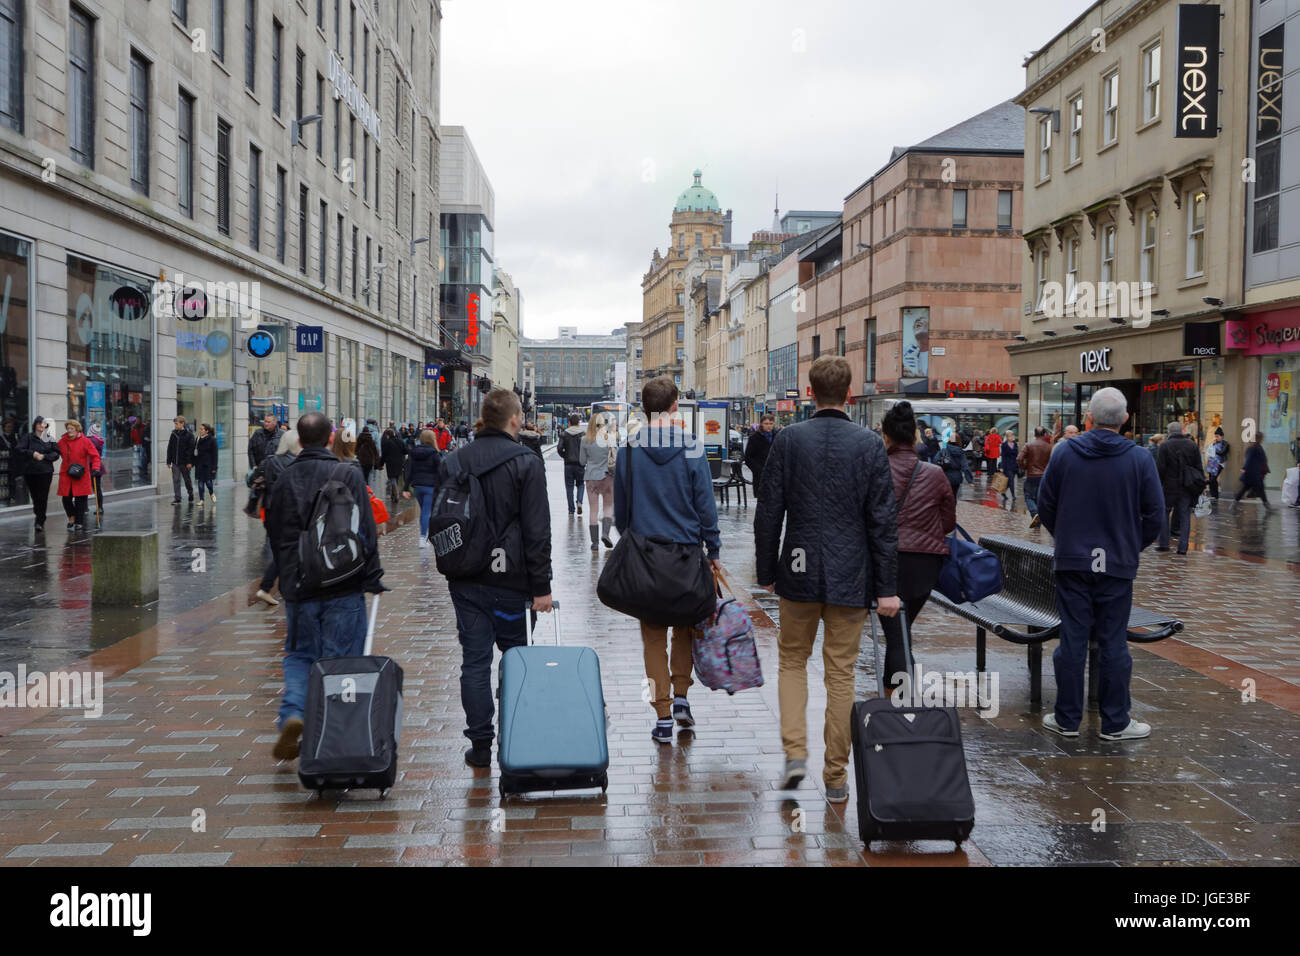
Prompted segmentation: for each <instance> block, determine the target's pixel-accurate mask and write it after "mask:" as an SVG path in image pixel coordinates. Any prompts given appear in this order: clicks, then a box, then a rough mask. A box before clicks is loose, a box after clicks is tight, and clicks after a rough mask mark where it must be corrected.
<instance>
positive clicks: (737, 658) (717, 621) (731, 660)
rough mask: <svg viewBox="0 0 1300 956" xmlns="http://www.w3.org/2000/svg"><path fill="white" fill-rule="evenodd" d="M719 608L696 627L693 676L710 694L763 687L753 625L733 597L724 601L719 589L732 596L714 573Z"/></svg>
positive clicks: (693, 641) (732, 692) (693, 644)
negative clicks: (711, 691)
mask: <svg viewBox="0 0 1300 956" xmlns="http://www.w3.org/2000/svg"><path fill="white" fill-rule="evenodd" d="M714 584H715V586H717V591H718V605H717V607H716V608H715V609H714V612H713V614H712V615H710V616H709V618H708V619H707V620H705V621H701V622H700V623H699V624H697V625H696V626H695V629H694V630H693V632H692V636H691V652H692V656H693V657H694V658H695V675H696V676H697V677H698V678H699V679H700V683H701V684H703V685H704V686H705V687H707V688H709V690H725V691H726V692H727V693H728V694H734V693H735V692H736V691H738V690H748V689H749V688H751V687H762V686H763V671H762V668H760V667H759V663H758V648H757V647H756V646H755V644H754V624H753V622H752V621H750V619H749V614H748V613H746V611H745V609H744V608H743V607H741V606H740V602H739V601H737V600H736V599H735V597H734V596H733V597H729V598H726V599H725V600H724V599H723V597H722V589H721V586H719V585H722V586H725V587H726V588H727V590H728V591H731V593H732V594H733V595H734V594H735V592H734V591H733V590H732V588H731V585H730V584H728V583H727V580H726V578H724V577H723V576H722V572H720V571H714Z"/></svg>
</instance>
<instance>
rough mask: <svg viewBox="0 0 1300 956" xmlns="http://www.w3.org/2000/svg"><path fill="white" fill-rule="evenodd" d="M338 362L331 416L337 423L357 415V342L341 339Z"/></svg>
mask: <svg viewBox="0 0 1300 956" xmlns="http://www.w3.org/2000/svg"><path fill="white" fill-rule="evenodd" d="M338 342H339V355H338V364H337V366H336V367H335V373H336V376H335V381H336V386H335V389H334V404H335V408H334V411H335V414H334V415H333V416H331V417H332V418H333V419H334V423H335V424H336V425H337V424H338V423H340V422H342V421H343V419H345V418H356V417H357V412H358V408H357V348H358V346H357V343H356V342H349V341H348V340H347V339H339V340H338Z"/></svg>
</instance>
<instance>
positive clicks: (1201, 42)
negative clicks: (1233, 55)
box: [1174, 3, 1219, 139]
mask: <svg viewBox="0 0 1300 956" xmlns="http://www.w3.org/2000/svg"><path fill="white" fill-rule="evenodd" d="M1174 77H1175V79H1176V80H1177V83H1176V92H1175V94H1174V95H1175V96H1176V97H1177V98H1178V103H1177V107H1176V109H1175V117H1174V119H1175V120H1176V123H1175V125H1174V137H1175V138H1176V139H1214V138H1215V137H1216V136H1218V135H1219V5H1218V4H1217V3H1180V4H1179V5H1178V63H1177V71H1176V72H1175V74H1174Z"/></svg>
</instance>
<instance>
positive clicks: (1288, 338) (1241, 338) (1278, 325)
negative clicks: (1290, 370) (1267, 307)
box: [1225, 309, 1300, 355]
mask: <svg viewBox="0 0 1300 956" xmlns="http://www.w3.org/2000/svg"><path fill="white" fill-rule="evenodd" d="M1225 344H1226V345H1227V347H1228V348H1230V349H1241V350H1242V351H1243V352H1245V353H1246V354H1247V355H1277V354H1279V353H1282V352H1300V309H1282V310H1279V311H1276V312H1260V313H1258V314H1257V315H1252V316H1247V317H1246V318H1244V319H1229V320H1228V329H1227V336H1226V338H1225Z"/></svg>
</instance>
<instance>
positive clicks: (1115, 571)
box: [1038, 388, 1165, 740]
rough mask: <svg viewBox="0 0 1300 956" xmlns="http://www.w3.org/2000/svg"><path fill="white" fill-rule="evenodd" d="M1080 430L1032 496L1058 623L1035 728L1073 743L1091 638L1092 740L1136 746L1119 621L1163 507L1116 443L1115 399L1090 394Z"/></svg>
mask: <svg viewBox="0 0 1300 956" xmlns="http://www.w3.org/2000/svg"><path fill="white" fill-rule="evenodd" d="M1088 420H1089V422H1090V423H1091V425H1092V427H1091V428H1090V429H1089V430H1088V431H1086V432H1084V433H1083V434H1081V435H1078V436H1076V437H1075V438H1072V439H1070V441H1068V442H1065V443H1064V444H1063V445H1062V447H1061V448H1060V449H1059V451H1058V453H1056V454H1054V455H1053V456H1052V459H1051V461H1050V462H1049V463H1048V466H1047V471H1046V473H1045V474H1044V475H1043V481H1042V485H1041V486H1040V488H1039V493H1038V516H1039V518H1041V519H1042V525H1043V527H1044V528H1046V529H1047V530H1048V531H1050V532H1051V533H1052V535H1053V536H1054V537H1055V539H1056V556H1055V558H1054V560H1053V562H1052V570H1053V571H1054V572H1055V576H1056V607H1057V612H1058V613H1059V614H1060V616H1061V640H1060V644H1059V645H1058V646H1057V648H1056V653H1054V654H1053V655H1052V663H1053V664H1054V665H1055V668H1056V709H1055V711H1054V712H1053V713H1050V714H1047V715H1046V716H1045V717H1043V726H1044V727H1046V728H1047V729H1048V730H1050V731H1052V732H1054V733H1058V734H1060V735H1061V736H1063V737H1077V736H1079V723H1080V721H1082V719H1083V707H1084V700H1085V698H1084V683H1083V677H1084V666H1085V664H1086V662H1087V659H1088V641H1089V638H1090V637H1095V638H1096V639H1097V644H1098V658H1097V662H1098V665H1099V668H1100V675H1099V680H1098V687H1097V694H1098V698H1099V705H1100V707H1099V709H1100V711H1101V737H1102V739H1104V740H1136V739H1139V738H1142V737H1149V736H1150V735H1151V726H1150V725H1149V724H1144V723H1142V722H1141V721H1137V720H1132V719H1131V718H1130V717H1129V706H1130V701H1129V680H1130V678H1131V676H1132V673H1133V658H1132V657H1131V656H1130V654H1129V650H1128V618H1129V611H1130V609H1131V608H1132V606H1133V579H1134V578H1135V577H1137V569H1138V560H1139V556H1140V555H1141V552H1142V549H1143V548H1145V547H1147V546H1148V545H1149V544H1151V543H1152V542H1153V541H1155V540H1156V536H1157V535H1158V534H1159V533H1160V516H1161V514H1162V513H1163V509H1164V506H1165V497H1164V492H1163V490H1162V489H1161V487H1160V475H1159V473H1158V472H1157V470H1156V464H1155V462H1154V461H1153V460H1152V458H1151V456H1150V455H1149V454H1148V453H1147V452H1146V451H1144V450H1143V449H1141V448H1139V447H1138V446H1137V445H1136V444H1134V443H1133V442H1131V441H1129V440H1128V439H1127V438H1124V437H1123V436H1121V435H1120V433H1119V430H1120V427H1121V426H1122V425H1123V424H1124V422H1126V421H1127V420H1128V402H1127V400H1126V399H1125V398H1124V393H1123V392H1121V391H1120V390H1119V389H1116V388H1103V389H1101V390H1100V391H1098V392H1097V393H1096V394H1095V395H1094V396H1093V397H1092V401H1091V403H1089V405H1088ZM1066 502H1068V503H1069V506H1068V507H1063V505H1064V504H1065V503H1066Z"/></svg>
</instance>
